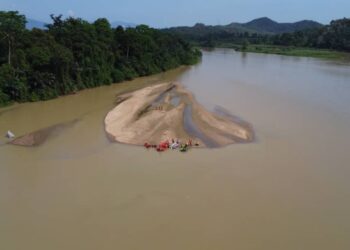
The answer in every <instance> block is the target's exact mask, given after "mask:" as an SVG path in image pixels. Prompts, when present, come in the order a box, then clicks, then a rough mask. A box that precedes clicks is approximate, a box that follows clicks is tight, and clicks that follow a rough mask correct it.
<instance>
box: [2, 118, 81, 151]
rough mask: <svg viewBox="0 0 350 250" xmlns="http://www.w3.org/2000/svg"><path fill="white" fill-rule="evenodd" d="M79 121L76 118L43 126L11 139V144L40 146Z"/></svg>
mask: <svg viewBox="0 0 350 250" xmlns="http://www.w3.org/2000/svg"><path fill="white" fill-rule="evenodd" d="M78 121H79V120H78V119H75V120H73V121H69V122H64V123H59V124H55V125H53V126H49V127H46V128H42V129H39V130H36V131H34V132H30V133H28V134H25V135H22V136H19V137H17V138H15V139H13V140H12V141H10V142H9V144H12V145H16V146H26V147H33V146H40V145H42V144H43V143H45V142H46V140H47V139H48V138H49V137H51V136H54V135H58V134H59V133H61V132H62V131H63V130H64V129H66V128H69V127H72V126H74V125H75V124H76V123H77V122H78Z"/></svg>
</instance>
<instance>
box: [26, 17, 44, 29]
mask: <svg viewBox="0 0 350 250" xmlns="http://www.w3.org/2000/svg"><path fill="white" fill-rule="evenodd" d="M45 25H46V23H44V22H41V21H38V20H34V19H30V18H27V23H26V28H27V29H29V30H31V29H33V28H37V29H45Z"/></svg>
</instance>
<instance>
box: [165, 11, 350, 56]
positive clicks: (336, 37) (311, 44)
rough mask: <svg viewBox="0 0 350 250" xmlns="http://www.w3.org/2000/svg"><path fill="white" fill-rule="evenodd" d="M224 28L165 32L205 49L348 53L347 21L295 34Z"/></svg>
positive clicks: (199, 27)
mask: <svg viewBox="0 0 350 250" xmlns="http://www.w3.org/2000/svg"><path fill="white" fill-rule="evenodd" d="M227 27H229V26H226V27H225V28H226V29H223V28H222V27H219V26H205V25H203V24H197V25H195V26H193V27H179V28H170V29H167V30H165V32H168V33H171V34H177V35H180V36H181V37H182V38H184V39H186V40H187V41H189V42H191V43H193V44H195V45H198V46H204V47H221V46H222V45H230V44H231V45H232V44H235V45H242V46H243V48H244V47H245V46H246V45H247V44H254V45H256V44H257V45H278V46H295V47H306V48H317V49H331V50H337V51H345V52H350V19H348V18H343V19H338V20H334V21H332V22H331V23H330V24H329V25H324V26H315V27H313V28H310V27H309V28H305V29H301V30H296V31H294V32H284V33H280V34H276V33H275V34H273V33H267V32H251V31H244V30H242V29H237V27H236V26H235V27H233V28H234V29H235V31H234V29H228V28H227Z"/></svg>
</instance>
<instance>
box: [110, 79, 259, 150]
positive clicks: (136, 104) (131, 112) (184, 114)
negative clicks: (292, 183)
mask: <svg viewBox="0 0 350 250" xmlns="http://www.w3.org/2000/svg"><path fill="white" fill-rule="evenodd" d="M116 103H117V106H116V107H115V108H114V109H113V110H111V111H110V112H109V113H108V114H107V116H106V118H105V130H106V133H107V135H108V137H109V138H110V139H111V140H112V141H116V142H120V143H126V144H131V145H144V144H145V143H149V144H152V145H154V144H159V143H160V142H162V141H166V140H168V141H170V140H171V139H178V140H180V141H181V142H187V141H188V140H192V141H193V142H195V143H198V144H199V146H201V147H221V146H225V145H228V144H232V143H239V142H251V141H253V139H254V133H253V130H252V128H251V126H250V125H249V124H248V123H246V122H244V121H241V120H239V119H233V116H230V115H226V114H224V113H221V114H219V113H212V112H209V111H207V110H206V109H205V108H204V107H202V106H201V105H200V104H199V103H198V102H197V101H196V100H195V98H194V97H193V95H192V94H191V93H190V92H188V91H187V90H186V89H185V88H183V87H182V86H181V85H180V84H174V83H163V84H157V85H154V86H149V87H146V88H143V89H141V90H137V91H134V92H131V93H127V94H123V95H120V96H118V97H117V100H116Z"/></svg>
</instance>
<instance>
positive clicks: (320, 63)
mask: <svg viewBox="0 0 350 250" xmlns="http://www.w3.org/2000/svg"><path fill="white" fill-rule="evenodd" d="M162 81H179V82H182V83H183V84H184V85H185V86H186V87H187V88H188V89H190V90H191V91H192V92H193V93H194V94H195V96H196V98H197V99H198V100H199V102H200V103H202V104H203V105H205V106H206V107H207V108H208V109H214V108H215V107H216V106H221V107H223V108H225V109H226V110H228V111H229V112H230V113H232V114H234V115H236V116H238V117H240V118H242V119H244V120H245V121H248V122H250V123H251V124H252V125H253V127H254V130H255V133H256V141H255V142H254V143H250V144H237V145H231V146H227V147H224V148H218V149H195V150H191V151H190V152H188V153H185V154H183V153H180V152H166V153H162V154H159V153H156V152H153V151H147V150H145V149H144V148H142V147H133V146H127V145H120V144H117V143H111V142H109V140H108V139H107V137H106V134H105V132H104V129H103V119H104V117H105V115H106V114H107V112H108V111H109V110H110V109H111V108H112V107H113V102H114V101H115V95H116V94H117V93H121V92H123V91H126V90H130V89H136V88H139V87H141V86H146V85H148V84H152V83H157V82H162ZM73 120H75V121H77V122H75V123H74V125H72V126H69V127H67V128H65V129H64V130H62V131H60V132H59V133H57V134H55V135H54V136H52V137H50V138H49V139H48V141H46V142H45V143H44V144H43V145H41V146H38V147H33V148H25V147H18V146H11V145H3V144H4V143H5V142H6V139H5V138H4V137H2V138H1V139H0V144H2V145H0V248H1V249H6V250H14V249H27V250H31V249H33V250H34V249H35V250H44V249H45V250H46V249H50V250H56V249H57V250H61V249H67V250H68V249H72V250H73V249H74V250H80V249H82V250H88V249H91V250H92V249H94V250H95V249H101V250H105V249H106V250H107V249H152V250H156V249H167V250H169V249H182V250H184V249H191V250H195V249H198V250H204V249H208V250H209V249H284V250H289V249H290V250H295V249H318V250H322V249H325V250H326V249H327V250H328V249H337V250H340V249H341V250H342V249H344V250H345V249H346V250H347V249H350V237H349V232H350V181H349V177H350V63H347V62H334V61H324V60H318V59H310V58H300V57H286V56H279V55H264V54H253V53H240V52H234V51H233V50H228V49H216V50H214V51H204V52H203V59H202V62H201V63H199V64H197V65H195V66H191V67H182V68H179V69H176V70H173V71H169V72H167V73H163V74H159V75H154V76H150V77H144V78H138V79H136V80H133V81H130V82H126V83H121V84H115V85H111V86H105V87H99V88H95V89H89V90H84V91H81V92H79V93H77V94H75V95H70V96H64V97H60V98H57V99H55V100H50V101H45V102H36V103H25V104H18V105H14V106H11V107H8V108H5V109H0V133H1V134H2V135H3V134H5V133H6V131H7V130H8V129H10V130H12V131H13V132H14V133H15V134H16V135H21V134H24V133H27V132H31V131H34V130H37V129H40V128H44V127H47V126H51V125H55V124H58V123H62V122H69V121H73Z"/></svg>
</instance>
